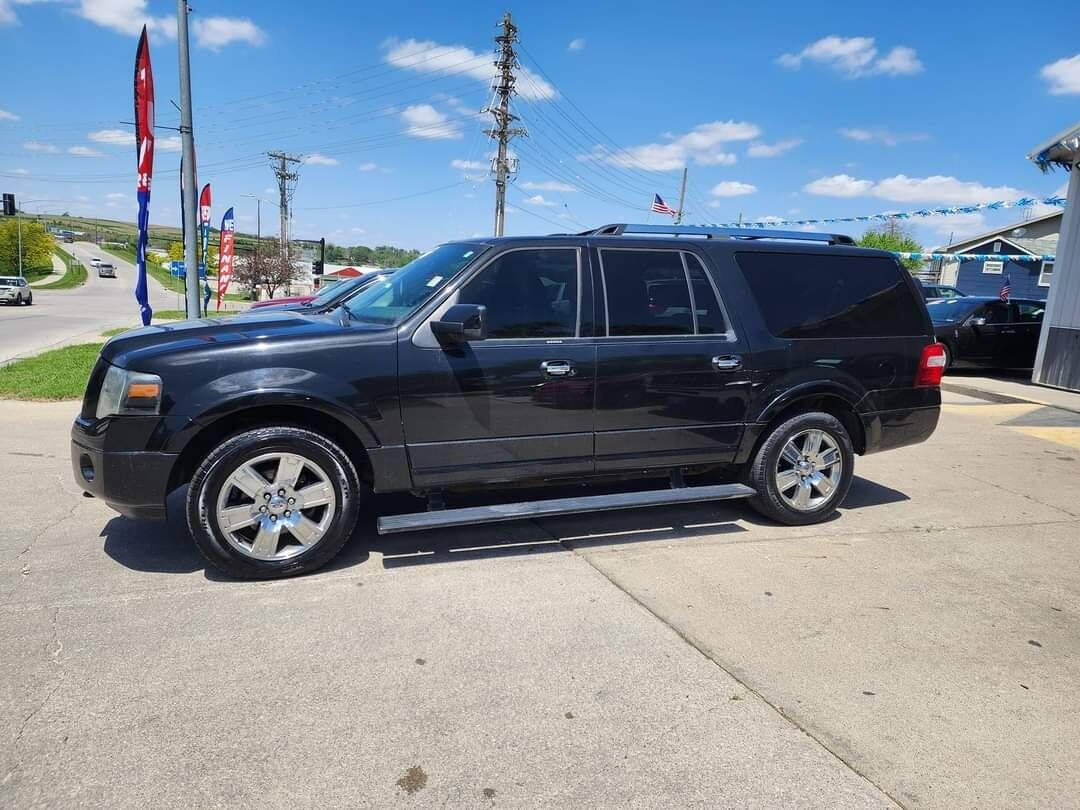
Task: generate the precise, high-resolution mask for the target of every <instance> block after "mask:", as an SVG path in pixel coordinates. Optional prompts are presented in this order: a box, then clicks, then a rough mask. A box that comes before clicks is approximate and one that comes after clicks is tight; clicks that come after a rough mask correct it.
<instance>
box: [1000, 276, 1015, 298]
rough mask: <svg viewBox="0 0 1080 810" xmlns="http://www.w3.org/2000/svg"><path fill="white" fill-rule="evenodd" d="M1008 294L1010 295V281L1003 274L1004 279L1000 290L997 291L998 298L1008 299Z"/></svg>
mask: <svg viewBox="0 0 1080 810" xmlns="http://www.w3.org/2000/svg"><path fill="white" fill-rule="evenodd" d="M1010 295H1012V282H1011V281H1009V277H1008V276H1005V281H1004V283H1002V285H1001V292H999V293H998V298H1000V299H1001V300H1002V301H1008V300H1009V296H1010Z"/></svg>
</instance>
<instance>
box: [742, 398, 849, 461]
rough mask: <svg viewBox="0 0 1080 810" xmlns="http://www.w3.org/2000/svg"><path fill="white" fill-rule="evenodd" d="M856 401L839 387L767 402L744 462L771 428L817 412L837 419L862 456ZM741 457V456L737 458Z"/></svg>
mask: <svg viewBox="0 0 1080 810" xmlns="http://www.w3.org/2000/svg"><path fill="white" fill-rule="evenodd" d="M856 402H858V398H857V396H856V395H855V392H854V391H850V390H848V389H846V388H840V387H831V386H830V387H825V388H807V389H804V390H802V391H797V392H791V393H790V395H788V396H783V397H778V398H777V399H776V400H774V401H773V402H772V403H770V404H769V405H768V406H767V407H766V408H765V409H764V410H762V412H761V414H760V416H759V417H758V419H757V422H756V424H755V425H754V428H755V429H756V434H755V435H754V436H753V437H752V438H753V440H752V441H751V442H749V443H748V444H747V447H746V452H745V456H744V460H748V459H752V458H753V457H754V455H755V454H756V453H757V451H758V448H759V447H760V446H761V444H762V442H764V441H765V439H766V438H767V437H768V435H769V434H770V433H771V432H772V431H773V429H774V428H775V427H776V426H777V425H779V424H781V423H782V422H785V421H787V420H788V419H790V418H791V417H792V416H795V415H796V414H800V413H810V412H813V411H820V412H822V413H827V414H830V415H831V416H835V417H836V418H837V419H838V420H840V424H842V425H843V426H844V430H846V431H847V433H848V436H849V437H850V438H851V444H852V447H853V449H854V450H855V453H856V454H858V455H862V454H863V453H865V452H866V439H867V437H866V429H865V428H864V426H863V423H862V419H861V418H859V414H858V412H857V411H856V410H855V405H856ZM742 455H743V454H742V453H740V456H742Z"/></svg>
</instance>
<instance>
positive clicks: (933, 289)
mask: <svg viewBox="0 0 1080 810" xmlns="http://www.w3.org/2000/svg"><path fill="white" fill-rule="evenodd" d="M966 296H967V293H962V292H960V290H958V289H956V287H949V286H948V285H945V284H923V285H922V297H923V298H925V299H926V300H927V301H929V300H930V299H932V298H965V297H966Z"/></svg>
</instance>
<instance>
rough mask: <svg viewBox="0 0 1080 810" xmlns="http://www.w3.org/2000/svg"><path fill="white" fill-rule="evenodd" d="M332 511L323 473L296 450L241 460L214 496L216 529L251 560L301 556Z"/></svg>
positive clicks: (334, 500)
mask: <svg viewBox="0 0 1080 810" xmlns="http://www.w3.org/2000/svg"><path fill="white" fill-rule="evenodd" d="M336 513H337V496H336V494H335V492H334V485H333V484H332V483H331V482H330V478H329V476H327V474H326V471H325V470H323V469H322V467H320V466H319V465H318V464H315V463H314V462H313V461H311V460H310V459H307V458H304V457H303V456H300V455H297V454H295V453H266V454H264V455H261V456H258V457H256V458H253V459H251V460H250V461H247V462H244V463H243V464H242V465H240V466H239V467H237V468H236V469H235V470H233V472H232V474H231V475H229V477H228V478H227V479H225V483H224V484H223V485H222V487H221V491H220V493H219V494H218V502H217V524H218V528H220V529H221V533H222V534H223V535H224V536H225V539H226V540H228V541H229V545H231V546H232V547H233V548H235V549H236V550H237V551H239V552H240V553H241V554H244V555H246V556H248V557H252V558H254V559H256V560H287V559H289V558H290V557H295V556H296V555H298V554H302V553H303V552H305V551H307V550H308V549H310V548H312V547H313V546H315V545H316V544H317V543H318V542H319V541H320V540H321V539H322V538H323V535H325V534H326V530H327V529H328V528H329V527H330V524H331V522H333V520H334V515H335V514H336Z"/></svg>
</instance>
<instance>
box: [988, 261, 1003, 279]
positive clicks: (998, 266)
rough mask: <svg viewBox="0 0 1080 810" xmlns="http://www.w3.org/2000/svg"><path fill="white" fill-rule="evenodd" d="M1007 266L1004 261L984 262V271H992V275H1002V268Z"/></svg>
mask: <svg viewBox="0 0 1080 810" xmlns="http://www.w3.org/2000/svg"><path fill="white" fill-rule="evenodd" d="M1004 267H1005V263H1004V262H999V261H989V262H983V272H984V273H990V274H991V275H995V276H1000V275H1001V271H1002V269H1003V268H1004Z"/></svg>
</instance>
